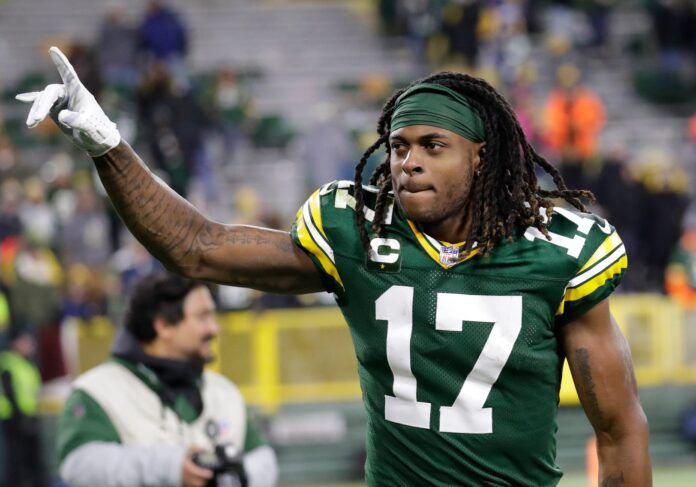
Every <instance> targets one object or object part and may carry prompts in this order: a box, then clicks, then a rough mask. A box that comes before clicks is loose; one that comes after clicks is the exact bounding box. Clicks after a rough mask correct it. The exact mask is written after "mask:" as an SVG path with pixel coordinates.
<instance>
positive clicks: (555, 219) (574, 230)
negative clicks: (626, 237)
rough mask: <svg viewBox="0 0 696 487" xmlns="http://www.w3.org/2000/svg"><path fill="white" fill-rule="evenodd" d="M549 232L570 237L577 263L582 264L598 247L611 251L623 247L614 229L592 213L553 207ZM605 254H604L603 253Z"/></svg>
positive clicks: (593, 254)
mask: <svg viewBox="0 0 696 487" xmlns="http://www.w3.org/2000/svg"><path fill="white" fill-rule="evenodd" d="M548 229H549V232H552V233H553V234H556V235H561V236H563V237H566V238H568V239H571V240H572V241H573V242H574V244H573V247H574V248H573V252H574V253H575V255H576V256H577V260H578V263H579V264H581V265H584V263H586V262H587V261H588V260H590V259H591V258H592V257H593V256H595V257H596V255H595V254H596V253H597V251H598V249H600V248H602V249H604V251H613V250H615V249H617V248H619V247H621V248H623V242H622V241H621V238H620V237H619V235H618V233H617V232H616V229H615V228H614V227H613V226H612V225H611V224H610V223H609V222H608V221H607V220H606V219H604V218H602V217H600V216H598V215H595V214H594V213H586V212H580V211H577V210H570V209H567V208H560V207H555V208H554V209H553V214H552V215H551V220H550V221H549V226H548ZM603 255H605V254H603Z"/></svg>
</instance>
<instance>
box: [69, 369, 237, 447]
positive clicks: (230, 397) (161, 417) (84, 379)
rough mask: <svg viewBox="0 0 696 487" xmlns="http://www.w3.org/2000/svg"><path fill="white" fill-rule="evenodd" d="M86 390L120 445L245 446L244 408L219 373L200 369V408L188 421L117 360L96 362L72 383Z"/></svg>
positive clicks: (227, 381) (232, 386)
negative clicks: (98, 407)
mask: <svg viewBox="0 0 696 487" xmlns="http://www.w3.org/2000/svg"><path fill="white" fill-rule="evenodd" d="M74 387H75V388H76V389H81V390H82V391H84V392H86V393H87V394H89V396H90V397H91V398H92V399H94V400H95V401H96V402H97V403H98V404H99V406H101V408H102V409H103V410H104V412H105V413H106V414H107V415H108V416H109V419H110V420H111V423H112V424H113V426H114V428H115V429H116V431H117V432H118V434H119V436H120V437H121V443H122V444H123V445H133V446H135V445H138V446H154V445H158V444H178V445H187V446H197V447H200V448H203V449H205V450H209V451H210V450H212V449H213V447H214V446H215V445H216V444H221V443H230V444H233V445H235V446H236V447H237V449H238V451H242V450H243V449H244V440H245V437H246V409H245V407H244V399H243V398H242V395H241V394H240V393H239V390H238V389H237V387H236V386H235V385H234V384H232V383H231V382H230V381H229V380H227V379H226V378H225V377H223V376H222V375H220V374H216V373H214V372H204V373H203V378H202V389H201V395H202V398H203V412H202V413H201V415H200V416H199V417H198V418H197V419H196V420H195V421H194V422H193V423H191V424H189V423H186V422H185V421H182V420H180V419H179V417H178V416H177V415H176V413H175V412H174V411H172V410H171V409H170V408H169V407H167V406H165V405H164V404H163V403H162V400H161V399H160V397H159V396H158V395H157V394H156V393H155V392H154V391H153V390H152V389H150V388H149V387H148V386H147V385H146V384H145V383H143V382H142V381H141V380H140V378H138V377H137V376H136V375H134V374H133V373H132V372H131V371H130V370H128V369H127V368H126V367H124V366H123V365H121V364H119V363H116V362H106V363H104V364H101V365H99V366H97V367H95V368H93V369H91V370H89V371H87V372H86V373H84V374H83V375H81V376H80V377H78V378H77V380H76V381H75V384H74Z"/></svg>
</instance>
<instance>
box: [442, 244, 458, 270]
mask: <svg viewBox="0 0 696 487" xmlns="http://www.w3.org/2000/svg"><path fill="white" fill-rule="evenodd" d="M457 262H459V247H455V246H454V245H449V246H446V247H442V249H440V263H442V264H444V265H446V266H448V267H449V266H452V265H454V264H456V263H457Z"/></svg>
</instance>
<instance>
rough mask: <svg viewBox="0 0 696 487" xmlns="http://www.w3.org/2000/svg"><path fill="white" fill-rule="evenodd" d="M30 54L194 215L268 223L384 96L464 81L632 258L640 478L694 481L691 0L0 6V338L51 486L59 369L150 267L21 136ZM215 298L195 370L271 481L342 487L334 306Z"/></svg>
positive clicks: (34, 84) (349, 375)
mask: <svg viewBox="0 0 696 487" xmlns="http://www.w3.org/2000/svg"><path fill="white" fill-rule="evenodd" d="M50 45H57V46H60V47H61V48H62V49H63V50H64V51H65V52H66V53H68V55H69V57H70V59H71V62H72V63H73V65H74V66H75V68H76V70H77V71H78V74H79V76H80V78H81V79H82V80H83V82H84V83H85V85H86V86H87V87H88V89H90V90H91V91H92V93H94V94H95V96H96V97H97V98H98V100H99V101H100V103H101V104H102V106H103V107H104V109H105V111H106V112H107V113H108V114H109V116H110V117H111V118H112V119H113V120H115V121H116V122H117V123H118V125H119V129H120V131H121V133H122V135H123V136H124V138H125V139H126V140H128V141H129V142H130V143H131V144H132V145H134V147H135V148H136V150H137V151H138V152H139V154H141V155H142V156H143V158H144V159H145V160H146V161H147V162H148V164H149V165H150V167H152V168H153V169H154V170H156V171H157V172H158V174H160V176H162V177H163V178H164V179H165V180H166V181H167V182H168V183H169V184H170V185H171V186H172V187H173V188H174V189H175V190H176V191H178V192H179V193H181V194H182V195H184V196H186V197H187V198H188V199H189V200H190V201H192V202H193V203H194V204H195V205H196V206H197V207H198V208H199V209H201V210H202V211H203V212H204V213H206V214H207V215H209V216H211V217H213V218H215V219H217V220H220V221H224V222H236V223H250V224H260V225H265V226H271V227H274V228H280V229H286V230H287V229H289V226H290V224H291V222H292V219H293V215H294V213H295V211H296V210H297V208H298V206H299V205H300V204H301V203H302V201H304V199H305V198H306V197H307V195H309V194H310V192H311V191H313V190H314V189H315V188H316V187H317V186H319V185H320V184H323V183H325V182H327V181H330V180H333V179H352V178H353V167H354V165H355V163H356V162H357V161H358V159H359V157H360V155H361V153H362V151H363V150H364V149H365V148H366V147H367V146H369V145H370V144H371V143H372V142H373V141H374V139H375V132H374V127H375V125H376V120H377V117H378V114H379V109H380V107H381V104H382V103H383V102H384V101H385V99H386V98H387V97H388V95H389V94H390V93H391V91H392V90H393V89H395V88H398V87H402V86H404V85H406V84H408V83H409V82H410V81H412V80H413V79H416V78H418V77H420V76H424V75H426V74H428V73H430V72H432V71H435V70H442V69H446V70H453V71H464V72H468V73H473V74H476V75H478V76H482V77H484V78H485V79H486V80H488V81H489V82H490V83H492V84H493V85H494V86H496V88H498V89H499V90H500V91H501V92H503V93H504V94H505V96H506V97H507V99H508V100H509V101H510V103H511V104H512V106H513V107H514V109H515V110H516V112H517V115H518V117H519V119H520V122H521V123H522V125H523V128H524V130H525V132H526V133H527V136H528V138H529V139H530V140H531V141H532V142H533V144H534V145H535V147H537V149H538V150H539V151H540V152H541V153H542V154H544V155H545V156H546V157H548V158H549V159H550V160H551V161H553V162H554V163H555V164H557V165H559V167H560V168H561V170H562V173H563V175H564V177H565V178H566V181H567V182H568V185H569V186H570V187H576V188H580V187H582V188H589V189H591V190H592V191H594V193H595V195H596V196H597V198H598V203H597V205H595V206H594V207H593V208H592V210H593V211H594V212H597V213H599V214H600V215H603V216H605V217H607V218H608V219H609V220H610V221H611V222H612V224H614V225H615V226H616V227H617V229H618V230H619V232H620V234H621V235H622V237H623V240H624V242H625V243H626V247H627V250H628V253H629V259H630V268H629V272H628V274H627V276H626V278H625V279H624V284H623V285H622V287H621V290H620V293H619V294H618V295H617V296H616V297H615V298H613V303H612V307H613V309H614V312H615V314H616V316H617V318H618V319H619V321H620V322H621V325H622V327H623V329H624V331H625V333H626V334H627V336H628V339H629V342H630V345H631V348H632V350H633V354H634V360H635V364H636V371H637V375H638V381H639V385H640V387H641V396H642V399H643V402H644V406H645V409H646V412H647V414H648V417H649V419H650V423H651V429H652V449H653V458H654V461H655V464H656V465H657V466H658V471H659V475H666V476H669V475H672V477H658V479H661V478H664V479H667V480H664V481H661V482H663V483H656V485H681V484H679V483H678V482H680V481H681V480H679V479H682V478H690V479H695V478H696V448H695V445H696V424H695V423H696V419H693V418H694V416H696V414H694V413H693V412H692V413H691V414H692V416H689V411H690V410H693V409H694V408H696V312H695V311H694V310H695V309H696V307H695V305H696V206H694V205H692V201H693V199H692V195H693V191H694V188H696V186H695V184H696V116H695V115H694V114H695V113H696V74H695V73H696V7H695V5H694V2H693V1H689V0H623V1H621V0H457V1H455V0H451V1H448V0H374V1H370V0H325V1H320V0H315V1H308V0H294V1H291V0H285V1H283V0H266V1H263V0H257V1H252V0H196V1H184V0H169V1H162V2H155V1H151V2H142V1H136V0H114V1H107V2H94V1H93V0H0V60H1V63H0V66H1V67H0V284H1V285H2V292H1V294H0V327H2V329H3V330H8V329H9V326H10V322H11V321H12V323H14V324H15V325H16V326H21V327H22V328H24V329H27V330H29V331H30V332H31V334H32V335H33V336H34V337H35V338H36V340H37V344H38V349H37V354H36V359H37V362H38V366H39V370H40V372H41V377H42V381H43V388H42V401H41V403H40V413H41V419H42V426H43V430H42V437H43V441H44V447H45V448H44V452H43V454H44V457H45V459H46V462H47V464H48V465H49V466H52V467H51V468H50V474H51V475H52V476H53V478H54V479H55V475H56V473H55V459H54V456H53V451H52V448H53V446H52V443H53V439H54V438H53V428H54V427H55V415H56V414H57V412H59V411H60V408H61V407H62V401H63V399H64V398H65V394H66V392H67V390H68V387H69V383H70V379H71V378H72V377H74V376H75V375H76V374H78V373H79V372H81V371H83V370H85V369H86V368H89V367H90V366H92V365H95V364H96V363H98V362H100V361H101V360H104V359H105V358H106V357H107V356H108V347H109V343H110V340H111V338H112V336H113V330H114V326H115V325H117V324H118V323H119V320H120V317H121V313H122V307H123V297H124V295H126V293H127V292H128V290H129V286H130V285H131V283H132V282H133V281H134V279H136V278H137V277H138V276H140V275H143V274H145V273H147V272H150V271H152V270H156V269H158V268H160V264H159V263H158V262H156V261H155V260H154V259H152V258H151V257H150V256H149V254H147V252H146V251H145V250H144V249H143V248H142V247H141V246H140V245H139V244H138V243H137V242H135V241H134V240H133V239H132V238H131V237H130V236H129V234H128V232H127V231H126V230H125V229H124V227H123V225H122V224H121V222H120V220H119V219H118V217H117V216H116V215H115V214H114V212H113V211H112V210H111V207H110V205H109V204H108V201H107V200H106V198H105V195H104V192H103V189H102V188H101V186H100V185H99V183H98V181H97V179H96V178H95V175H94V172H93V170H92V166H91V161H90V160H89V159H88V158H87V157H86V156H84V155H82V154H79V153H77V152H76V151H74V150H73V149H72V148H71V147H70V146H69V144H68V143H67V142H66V141H64V140H62V139H61V136H60V134H59V133H58V131H57V129H56V128H55V127H54V126H53V125H52V124H51V123H45V124H42V125H41V126H40V127H38V128H37V129H36V130H34V131H32V132H29V131H28V130H27V129H26V127H25V125H24V119H25V117H26V108H25V107H24V106H21V104H19V103H17V102H15V101H14V95H15V94H16V93H19V92H22V91H30V90H35V89H40V88H42V87H43V86H44V85H45V84H46V83H50V82H57V81H58V78H57V75H56V74H55V73H54V72H53V68H52V65H51V63H50V61H49V59H48V56H47V55H46V52H47V48H48V46H50ZM381 157H382V156H381V155H380V156H379V157H377V156H375V158H374V160H373V161H371V165H369V167H374V165H375V164H377V163H378V162H379V158H381ZM548 183H549V182H548V181H547V182H545V184H548ZM217 294H218V299H219V303H220V306H221V308H222V309H223V311H224V313H223V315H222V320H223V328H224V331H223V334H222V337H221V340H220V343H219V348H220V360H219V361H218V362H217V363H216V364H214V367H216V368H218V369H219V370H220V371H222V372H223V373H225V374H227V375H229V376H230V377H231V378H232V379H233V380H235V381H236V382H237V383H239V384H240V385H241V386H242V388H243V391H244V392H245V395H246V397H247V399H248V401H249V402H250V403H251V404H253V405H254V406H255V407H256V408H258V410H259V414H260V415H261V417H262V418H263V420H264V425H265V427H266V432H267V433H268V435H269V438H270V440H271V442H272V443H273V444H274V445H275V446H276V447H277V448H278V452H279V458H280V462H281V480H282V481H283V482H284V483H295V484H297V483H300V484H311V483H315V484H321V485H326V484H327V483H329V482H339V481H358V482H359V479H360V476H361V473H362V462H363V460H364V459H363V446H362V445H363V436H364V416H363V412H362V406H361V404H360V402H359V401H360V390H359V386H358V384H357V377H356V374H355V359H354V357H353V355H352V350H351V345H350V342H349V335H348V332H347V329H346V328H345V326H344V324H343V321H342V318H341V317H340V315H339V313H338V312H337V310H336V309H335V308H333V307H332V300H331V297H330V296H327V295H310V296H303V297H299V298H296V297H287V296H274V295H263V294H260V293H256V292H252V291H248V290H244V289H236V288H229V287H220V288H219V289H218V290H217ZM288 308H293V311H286V310H287V309H288ZM277 309H282V310H283V311H276V310H277ZM5 335H6V332H5V333H4V335H3V336H5ZM5 339H6V337H5ZM562 403H563V405H564V407H563V408H562V410H561V412H560V418H559V423H560V431H559V463H560V465H561V466H562V467H564V468H565V469H566V470H569V471H571V473H572V472H573V471H577V472H580V473H579V474H578V475H577V476H576V477H573V476H572V475H571V476H570V480H568V481H567V482H569V483H566V484H564V483H562V484H561V485H575V484H572V482H573V480H572V479H573V478H577V479H579V480H577V481H576V482H579V483H577V485H586V483H585V481H584V480H583V475H584V474H583V473H582V472H583V470H584V468H585V460H586V442H587V440H588V438H589V437H590V436H591V429H590V427H589V424H588V422H587V420H586V419H585V418H584V414H583V413H582V410H581V409H579V407H578V406H577V398H576V397H575V396H574V390H573V386H572V383H570V382H567V383H565V384H564V389H563V391H562ZM686 482H687V483H685V484H683V485H693V483H689V481H688V480H687V481H686Z"/></svg>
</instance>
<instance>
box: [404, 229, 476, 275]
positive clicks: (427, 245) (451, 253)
mask: <svg viewBox="0 0 696 487" xmlns="http://www.w3.org/2000/svg"><path fill="white" fill-rule="evenodd" d="M406 221H407V222H408V226H409V227H411V231H412V232H413V234H414V235H415V236H416V240H418V243H419V244H420V246H421V247H423V250H425V253H426V254H428V255H429V256H430V258H431V259H433V260H434V261H435V262H437V264H438V265H439V266H441V267H442V268H444V269H449V268H451V267H454V266H456V265H457V264H461V263H462V262H464V261H467V260H469V259H471V258H472V257H473V256H475V255H476V254H478V253H479V249H478V248H476V242H474V245H473V249H472V250H471V252H469V253H468V254H464V247H465V244H466V242H459V243H454V244H453V243H449V242H444V241H441V240H437V239H435V238H433V237H431V236H430V235H427V234H425V233H423V231H422V230H421V229H420V226H419V225H418V224H417V223H414V222H412V221H411V220H408V219H407V220H406ZM460 252H461V254H463V255H460Z"/></svg>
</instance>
